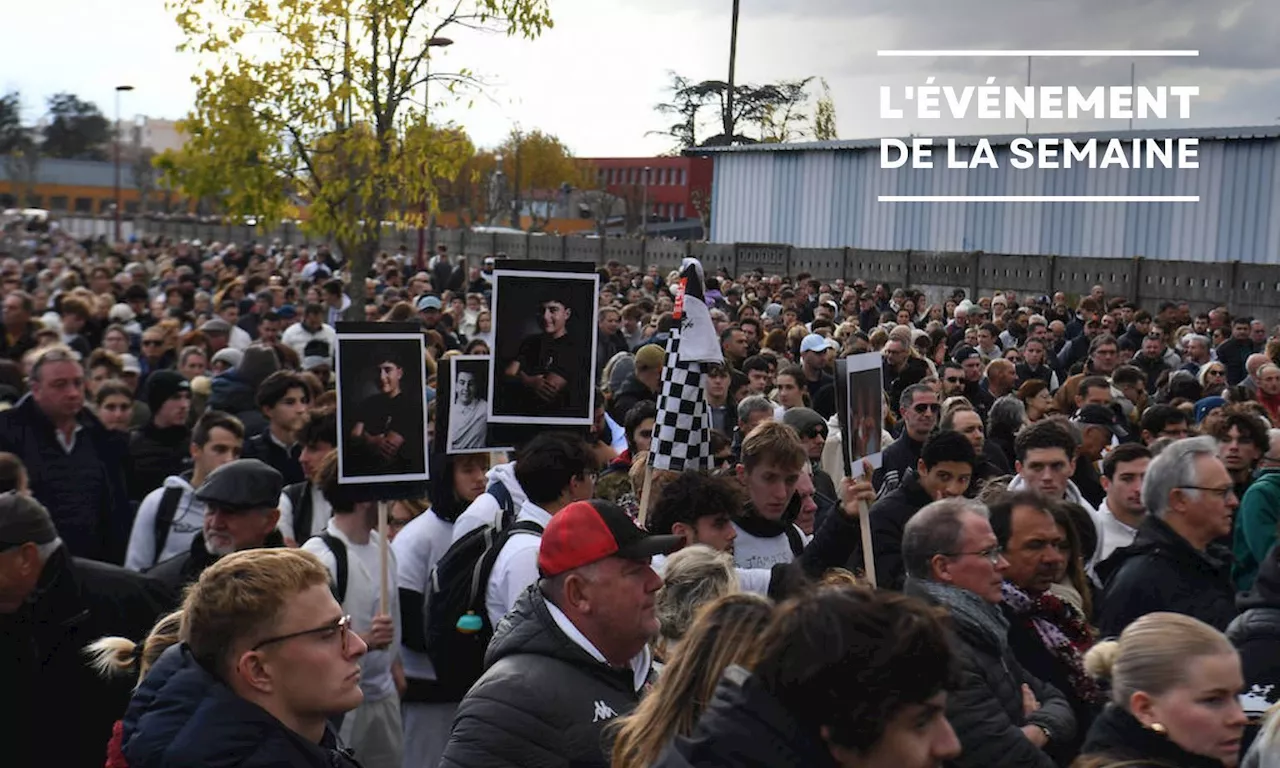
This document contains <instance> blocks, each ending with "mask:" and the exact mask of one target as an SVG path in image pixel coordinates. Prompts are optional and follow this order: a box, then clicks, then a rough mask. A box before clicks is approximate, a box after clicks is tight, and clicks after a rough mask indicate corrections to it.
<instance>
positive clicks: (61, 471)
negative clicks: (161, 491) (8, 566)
mask: <svg viewBox="0 0 1280 768" xmlns="http://www.w3.org/2000/svg"><path fill="white" fill-rule="evenodd" d="M30 383H31V394H30V396H29V397H26V398H23V399H22V400H21V401H20V402H19V403H18V404H17V405H16V406H14V407H13V408H11V409H9V410H7V411H5V412H4V413H0V451H5V452H8V453H12V454H15V455H16V456H18V458H20V459H22V462H23V463H24V464H25V465H26V466H27V468H28V470H29V471H30V472H31V493H32V495H34V496H35V497H36V498H37V499H39V500H40V503H42V504H44V505H45V508H46V509H48V510H49V514H50V516H52V517H53V524H54V525H55V526H57V528H58V535H59V536H60V537H61V538H62V541H63V542H64V543H65V544H66V547H67V551H68V552H70V553H71V554H72V555H75V556H76V557H87V558H90V559H92V560H103V561H106V562H112V563H121V562H123V561H124V553H125V549H126V547H127V545H128V542H129V530H130V525H131V523H132V520H133V514H132V512H131V510H130V506H129V498H128V493H127V491H126V481H125V472H124V462H125V460H126V459H127V458H128V455H129V449H128V440H127V438H126V437H125V436H124V435H123V434H120V433H116V432H111V431H109V430H107V428H106V427H104V426H102V422H100V421H98V419H97V417H96V416H94V415H93V414H92V413H91V412H90V411H89V409H88V408H86V407H85V404H84V368H83V366H82V365H81V364H80V356H79V355H78V354H76V353H75V352H73V351H72V350H70V349H68V348H66V347H64V346H61V345H57V346H52V347H49V348H48V349H46V350H44V351H43V352H41V353H40V355H39V357H37V358H36V360H35V362H34V363H32V365H31V371H30Z"/></svg>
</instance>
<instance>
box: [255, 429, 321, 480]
mask: <svg viewBox="0 0 1280 768" xmlns="http://www.w3.org/2000/svg"><path fill="white" fill-rule="evenodd" d="M301 454H302V446H301V445H295V446H294V447H293V451H292V452H290V451H287V450H285V449H284V448H282V447H280V444H279V443H277V442H276V441H275V440H272V439H271V427H267V428H266V429H264V430H262V431H261V432H259V433H258V434H256V435H254V436H253V437H251V438H249V439H248V440H245V441H244V448H243V449H242V450H241V452H240V457H241V458H244V459H257V460H258V461H261V462H262V463H263V464H266V465H267V466H268V467H271V468H272V469H274V470H275V471H277V472H279V473H280V475H281V477H283V478H284V484H285V485H293V484H294V483H301V482H302V481H304V480H306V479H307V475H306V473H305V472H303V471H302V464H301V463H300V462H299V461H298V456H300V455H301Z"/></svg>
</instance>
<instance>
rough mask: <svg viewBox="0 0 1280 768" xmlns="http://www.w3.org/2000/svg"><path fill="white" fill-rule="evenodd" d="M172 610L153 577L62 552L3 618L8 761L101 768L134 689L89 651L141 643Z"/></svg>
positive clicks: (2, 729) (0, 730)
mask: <svg viewBox="0 0 1280 768" xmlns="http://www.w3.org/2000/svg"><path fill="white" fill-rule="evenodd" d="M165 607H166V606H165V603H164V593H163V590H162V589H161V587H160V585H158V584H156V583H155V582H154V581H152V580H151V579H149V578H147V577H145V576H142V575H140V574H137V573H133V572H132V571H126V570H124V569H123V568H118V567H116V566H113V565H107V564H105V563H98V562H94V561H91V560H81V559H78V558H74V557H71V556H70V554H69V553H68V552H67V551H66V548H65V547H64V548H62V549H59V550H58V551H56V552H54V553H53V554H52V555H51V556H50V557H49V559H48V560H47V561H46V562H45V565H44V570H43V571H41V574H40V580H39V582H38V584H37V585H36V592H35V593H34V594H33V595H32V596H31V598H29V599H28V601H27V602H26V604H24V605H23V606H22V608H20V609H19V610H18V612H17V613H13V614H3V615H0V678H2V679H3V680H4V690H5V698H6V701H7V702H8V706H7V707H6V711H5V715H4V717H0V743H2V744H4V757H3V759H0V763H3V764H4V765H6V766H14V768H25V767H26V766H46V765H47V766H58V768H101V767H102V765H103V762H104V759H105V757H106V749H107V742H108V741H109V740H110V739H111V727H112V724H113V723H115V721H116V720H118V719H119V718H120V715H121V714H123V713H124V709H125V707H126V706H127V705H128V703H129V692H130V688H131V687H132V681H131V680H127V679H121V678H117V679H115V680H106V679H104V678H102V677H101V676H99V675H98V674H97V673H96V672H95V671H94V670H93V668H92V667H90V666H89V665H88V664H87V663H85V657H84V654H83V653H82V652H81V651H82V649H83V648H84V647H85V646H87V645H88V644H90V643H92V642H93V641H95V640H98V639H99V638H102V637H105V636H120V637H127V638H130V639H131V640H134V641H140V640H142V639H143V638H145V637H146V636H147V634H148V633H149V632H150V631H151V627H152V626H153V625H154V624H155V622H156V619H157V618H158V617H159V616H160V612H161V611H163V610H164V608H165Z"/></svg>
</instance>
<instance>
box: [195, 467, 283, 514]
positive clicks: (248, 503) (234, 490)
mask: <svg viewBox="0 0 1280 768" xmlns="http://www.w3.org/2000/svg"><path fill="white" fill-rule="evenodd" d="M283 486H284V478H283V477H281V475H280V473H279V472H277V471H276V470H275V469H273V468H272V467H270V466H268V465H266V464H264V463H263V462H261V461H259V460H257V459H236V460H235V461H232V462H230V463H227V464H223V465H222V466H221V467H218V468H217V469H215V470H213V471H212V472H210V473H209V477H207V478H206V479H205V481H204V483H203V484H202V485H201V486H200V487H199V488H198V489H197V490H196V498H197V499H199V500H200V501H203V502H204V503H205V504H210V505H212V506H215V507H218V508H220V509H229V510H250V509H274V508H275V507H276V504H278V503H279V501H280V489H281V488H282V487H283Z"/></svg>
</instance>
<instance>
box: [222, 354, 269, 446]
mask: <svg viewBox="0 0 1280 768" xmlns="http://www.w3.org/2000/svg"><path fill="white" fill-rule="evenodd" d="M209 386H210V387H211V389H212V391H211V392H210V394H209V410H211V411H223V412H225V413H229V414H231V415H232V416H235V417H236V418H237V419H239V420H240V423H242V424H244V433H245V434H246V435H256V434H257V433H259V432H261V431H262V430H264V429H266V428H267V417H266V416H263V415H262V409H260V408H258V402H257V395H258V392H257V387H255V386H254V384H253V383H252V382H249V381H245V380H244V379H243V378H242V377H241V376H240V372H239V371H237V370H236V369H234V368H232V369H231V370H229V371H224V372H222V373H220V374H218V375H217V376H214V377H213V379H212V381H210V382H209Z"/></svg>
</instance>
